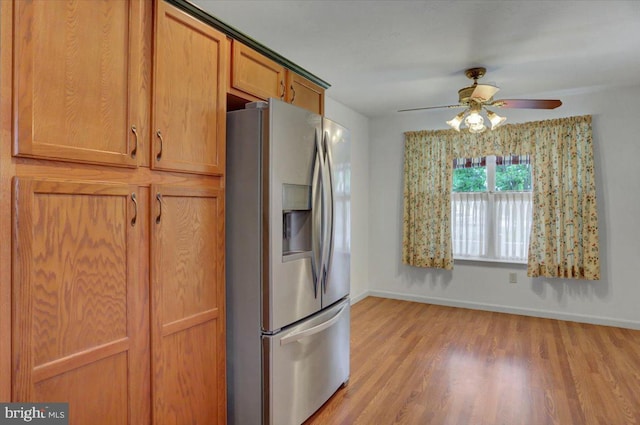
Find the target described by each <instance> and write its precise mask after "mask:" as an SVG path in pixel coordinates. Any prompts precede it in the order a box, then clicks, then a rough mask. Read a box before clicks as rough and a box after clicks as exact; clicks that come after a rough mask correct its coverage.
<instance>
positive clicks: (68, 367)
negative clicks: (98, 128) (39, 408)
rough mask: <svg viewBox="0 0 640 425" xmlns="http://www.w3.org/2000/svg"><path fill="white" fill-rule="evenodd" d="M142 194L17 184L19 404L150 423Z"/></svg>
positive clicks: (77, 418)
mask: <svg viewBox="0 0 640 425" xmlns="http://www.w3.org/2000/svg"><path fill="white" fill-rule="evenodd" d="M134 194H136V188H135V187H131V186H128V185H125V184H107V183H90V182H74V181H49V180H35V179H26V178H16V179H15V180H14V211H15V215H14V227H13V235H14V246H13V274H14V275H13V311H14V315H13V318H14V320H13V360H14V370H15V375H14V386H13V398H14V399H15V400H16V401H33V402H36V401H38V402H47V401H51V402H53V401H67V402H69V413H70V423H92V424H93V423H99V424H105V425H106V424H144V423H148V422H149V411H150V410H149V399H148V398H145V397H144V396H143V397H141V396H140V394H148V392H149V383H148V379H149V378H148V376H149V368H148V319H146V318H147V316H146V314H145V313H146V311H147V306H148V304H147V300H148V289H147V287H146V285H144V284H136V282H137V281H138V278H139V276H138V269H137V263H138V258H137V257H138V249H139V245H138V239H139V235H140V232H141V229H140V223H139V222H138V211H137V207H136V205H135V202H134V201H133V198H132V197H133V196H134ZM136 198H137V196H136ZM100 413H102V414H100ZM94 415H95V417H94Z"/></svg>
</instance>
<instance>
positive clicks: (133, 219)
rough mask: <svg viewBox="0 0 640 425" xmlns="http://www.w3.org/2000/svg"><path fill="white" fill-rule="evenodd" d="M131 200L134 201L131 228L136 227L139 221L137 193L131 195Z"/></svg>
mask: <svg viewBox="0 0 640 425" xmlns="http://www.w3.org/2000/svg"><path fill="white" fill-rule="evenodd" d="M131 200H132V201H133V208H134V209H133V218H132V219H131V226H135V225H136V221H138V198H137V197H136V194H135V192H134V193H132V194H131Z"/></svg>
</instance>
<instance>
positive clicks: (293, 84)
mask: <svg viewBox="0 0 640 425" xmlns="http://www.w3.org/2000/svg"><path fill="white" fill-rule="evenodd" d="M287 102H289V103H291V104H293V105H296V106H299V107H301V108H304V109H308V110H310V111H312V112H315V113H316V114H320V115H324V89H323V88H322V87H320V86H319V85H317V84H315V83H312V82H311V81H309V80H307V79H306V78H304V77H302V76H300V75H298V74H296V73H295V72H293V71H288V72H287Z"/></svg>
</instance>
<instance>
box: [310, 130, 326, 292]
mask: <svg viewBox="0 0 640 425" xmlns="http://www.w3.org/2000/svg"><path fill="white" fill-rule="evenodd" d="M315 144H316V161H317V163H318V174H315V172H314V176H313V178H314V180H313V182H312V186H313V191H314V193H313V195H312V199H313V201H314V202H315V199H316V196H315V193H316V192H317V191H318V190H321V191H322V193H321V196H322V199H324V184H323V182H324V179H325V164H324V155H323V152H322V144H321V143H320V138H319V137H318V132H317V131H316V132H315ZM314 168H315V167H314ZM323 203H324V202H321V204H323ZM317 207H318V205H313V206H312V209H313V213H314V216H315V214H317V210H316V208H317ZM320 208H321V211H320V214H321V217H322V218H323V221H324V206H323V205H320ZM322 227H323V226H320V229H319V230H318V228H317V227H316V226H315V220H314V223H313V224H312V232H313V237H312V240H314V241H315V240H318V239H319V240H320V247H319V249H320V264H317V262H316V256H317V254H318V253H317V252H316V249H315V248H316V246H315V244H313V253H312V255H311V271H312V273H313V290H314V294H315V297H316V298H318V288H319V287H320V285H321V282H322V270H323V264H324V239H325V237H324V234H323V233H322V232H323V228H322ZM318 231H319V232H320V234H318Z"/></svg>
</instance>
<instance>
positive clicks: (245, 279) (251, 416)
mask: <svg viewBox="0 0 640 425" xmlns="http://www.w3.org/2000/svg"><path fill="white" fill-rule="evenodd" d="M350 150H351V148H350V136H349V132H348V131H347V130H346V129H345V128H342V127H341V126H339V125H338V124H336V123H334V122H331V121H330V120H327V119H325V118H323V117H321V116H320V115H317V114H314V113H311V112H309V111H307V110H305V109H302V108H299V107H296V106H293V105H290V104H288V103H284V102H282V101H280V100H277V99H270V100H269V102H256V103H251V104H248V105H247V107H246V108H245V109H243V110H240V111H233V112H229V113H228V114H227V152H226V155H227V174H226V175H227V179H226V189H225V190H226V247H227V250H226V294H227V295H226V296H227V304H226V308H227V387H228V392H227V406H228V423H229V424H235V425H258V424H268V425H299V424H301V423H302V422H304V420H305V419H307V418H308V417H309V416H311V415H312V414H313V413H314V412H315V411H316V410H317V409H318V408H320V407H321V406H322V404H323V403H325V402H326V401H327V400H328V399H329V398H330V397H331V396H332V395H333V394H334V393H335V392H336V390H337V389H338V388H339V387H340V386H342V385H343V384H345V383H346V382H347V381H348V379H349V325H350V304H349V290H350V278H349V274H350V231H349V228H350Z"/></svg>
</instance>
